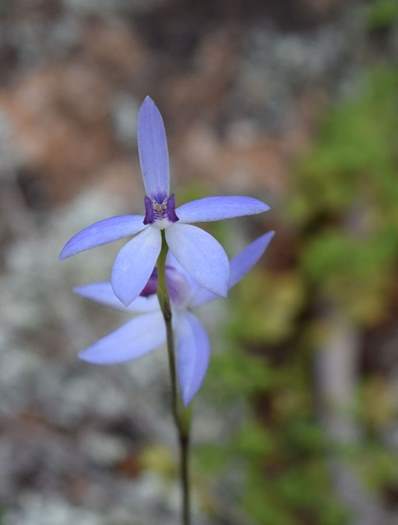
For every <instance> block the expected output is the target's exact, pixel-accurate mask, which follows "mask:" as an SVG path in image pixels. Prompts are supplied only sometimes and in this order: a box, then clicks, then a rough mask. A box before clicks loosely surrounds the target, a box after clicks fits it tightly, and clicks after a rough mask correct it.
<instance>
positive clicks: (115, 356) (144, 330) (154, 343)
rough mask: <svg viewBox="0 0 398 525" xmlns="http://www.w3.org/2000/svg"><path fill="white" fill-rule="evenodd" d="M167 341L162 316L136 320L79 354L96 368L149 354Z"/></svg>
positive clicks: (151, 314) (155, 315) (137, 318)
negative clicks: (96, 366) (95, 365)
mask: <svg viewBox="0 0 398 525" xmlns="http://www.w3.org/2000/svg"><path fill="white" fill-rule="evenodd" d="M165 340H166V329H165V324H164V321H163V317H162V314H161V313H159V312H157V313H150V314H144V315H140V316H138V317H135V318H134V319H132V320H131V321H129V322H128V323H126V324H125V325H123V326H121V327H120V328H118V329H117V330H115V331H114V332H111V333H110V334H108V335H106V336H105V337H103V338H102V339H100V340H99V341H97V342H96V343H94V344H93V345H92V346H89V347H88V348H86V349H85V350H83V352H81V353H80V354H79V357H80V359H82V360H83V361H87V362H88V363H95V364H98V365H110V364H114V363H124V362H125V361H130V360H131V359H135V358H137V357H141V356H142V355H144V354H146V353H148V352H149V351H150V350H153V349H154V348H157V347H158V346H160V345H161V344H163V343H164V341H165Z"/></svg>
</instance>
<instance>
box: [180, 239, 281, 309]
mask: <svg viewBox="0 0 398 525" xmlns="http://www.w3.org/2000/svg"><path fill="white" fill-rule="evenodd" d="M274 235H275V232H273V231H271V232H268V233H265V234H264V235H262V236H261V237H258V238H257V239H256V240H255V241H253V242H252V243H250V244H249V245H248V246H246V248H244V249H243V250H242V251H241V252H240V253H238V255H236V257H234V258H233V259H232V260H231V263H230V269H231V273H230V277H229V282H228V289H231V288H232V287H233V286H235V284H237V283H238V282H239V281H240V280H241V279H243V277H244V276H245V275H246V274H247V273H248V272H249V271H250V270H251V269H252V268H253V266H254V265H255V264H257V262H258V261H259V259H260V258H261V256H262V255H263V254H264V252H265V250H266V249H267V247H268V245H269V243H270V242H271V240H272V238H273V236H274ZM215 299H218V297H217V295H215V294H214V293H212V292H210V291H209V290H207V289H206V288H196V289H194V291H193V294H192V296H191V299H190V306H191V307H195V306H200V305H202V304H205V303H209V302H210V301H214V300H215Z"/></svg>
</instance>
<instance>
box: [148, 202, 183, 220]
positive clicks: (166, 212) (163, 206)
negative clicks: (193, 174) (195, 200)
mask: <svg viewBox="0 0 398 525" xmlns="http://www.w3.org/2000/svg"><path fill="white" fill-rule="evenodd" d="M144 203H145V218H144V224H153V223H154V222H156V221H162V220H165V219H166V220H168V221H170V222H177V221H178V217H177V215H176V203H175V197H174V195H170V196H169V197H164V196H163V195H160V196H157V197H155V198H150V197H148V196H145V199H144Z"/></svg>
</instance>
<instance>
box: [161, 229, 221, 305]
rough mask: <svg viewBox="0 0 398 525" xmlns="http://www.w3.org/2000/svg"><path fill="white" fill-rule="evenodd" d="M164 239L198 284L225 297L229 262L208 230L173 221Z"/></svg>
mask: <svg viewBox="0 0 398 525" xmlns="http://www.w3.org/2000/svg"><path fill="white" fill-rule="evenodd" d="M166 241H167V244H168V245H169V248H170V250H171V251H172V253H173V255H174V256H175V257H176V259H177V260H178V262H179V263H180V264H181V265H182V266H183V268H184V269H185V270H186V271H187V272H188V273H189V274H190V275H191V276H192V277H193V278H194V279H195V280H196V281H197V282H198V283H199V284H201V285H202V286H204V287H205V288H208V289H209V290H211V291H212V292H214V293H216V294H217V295H221V296H222V297H225V296H226V295H227V291H228V279H229V261H228V257H227V254H226V253H225V251H224V248H223V247H222V246H221V244H220V243H219V242H218V241H217V240H216V239H215V238H214V237H212V236H211V235H210V234H209V233H207V232H205V231H204V230H202V229H201V228H198V227H196V226H192V225H190V224H178V223H177V224H173V225H172V226H170V227H169V228H167V229H166Z"/></svg>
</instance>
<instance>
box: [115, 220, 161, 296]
mask: <svg viewBox="0 0 398 525" xmlns="http://www.w3.org/2000/svg"><path fill="white" fill-rule="evenodd" d="M161 242H162V241H161V235H160V231H159V230H158V229H157V228H152V227H149V228H147V229H146V230H144V231H143V232H141V233H140V234H139V235H137V236H136V237H134V238H133V239H131V241H129V242H128V243H127V244H125V245H124V246H123V248H122V249H121V250H120V252H119V253H118V255H117V257H116V259H115V262H114V264H113V268H112V278H111V284H112V288H113V291H114V292H115V295H116V296H117V297H118V299H120V301H121V302H122V303H123V304H124V305H125V306H128V305H129V304H130V303H131V302H132V301H133V300H134V299H135V298H136V297H137V296H138V295H139V294H140V292H141V291H142V290H143V289H144V287H145V285H146V283H147V282H148V279H149V278H150V276H151V274H152V271H153V269H154V267H155V264H156V260H157V258H158V256H159V253H160V248H161Z"/></svg>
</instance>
